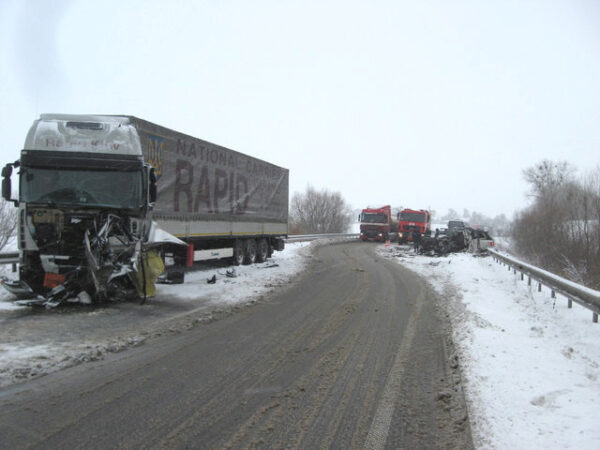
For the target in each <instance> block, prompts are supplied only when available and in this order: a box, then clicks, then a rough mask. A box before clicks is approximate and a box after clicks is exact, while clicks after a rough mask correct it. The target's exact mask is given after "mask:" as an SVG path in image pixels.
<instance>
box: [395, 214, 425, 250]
mask: <svg viewBox="0 0 600 450" xmlns="http://www.w3.org/2000/svg"><path fill="white" fill-rule="evenodd" d="M415 227H417V228H418V229H419V231H420V233H421V235H427V236H429V235H430V234H431V214H430V213H429V211H426V210H424V209H420V210H418V211H417V210H415V209H403V210H402V211H400V212H399V213H398V240H399V241H400V242H407V241H412V231H413V230H414V228H415Z"/></svg>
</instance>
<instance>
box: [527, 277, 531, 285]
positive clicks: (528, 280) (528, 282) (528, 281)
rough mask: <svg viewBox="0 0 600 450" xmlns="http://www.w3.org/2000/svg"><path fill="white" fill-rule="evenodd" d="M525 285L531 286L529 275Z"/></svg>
mask: <svg viewBox="0 0 600 450" xmlns="http://www.w3.org/2000/svg"><path fill="white" fill-rule="evenodd" d="M527 286H531V275H527Z"/></svg>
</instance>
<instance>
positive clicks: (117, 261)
mask: <svg viewBox="0 0 600 450" xmlns="http://www.w3.org/2000/svg"><path fill="white" fill-rule="evenodd" d="M141 235H142V238H139V237H136V236H134V235H133V234H132V233H131V232H130V229H129V227H128V226H127V222H126V219H125V218H123V217H121V216H118V215H116V214H106V215H103V216H102V217H101V218H99V219H97V220H96V221H94V226H93V227H92V228H88V229H87V230H86V231H85V235H84V242H83V244H84V251H85V261H86V264H85V265H80V266H78V267H76V268H75V269H74V270H72V271H71V272H69V273H67V274H65V281H64V282H63V283H62V284H59V285H57V286H55V287H54V288H52V289H51V290H50V291H49V292H47V293H46V295H44V296H38V297H37V298H35V299H29V300H19V301H17V302H15V303H17V304H21V305H39V306H45V307H56V306H58V305H61V304H63V303H74V302H77V303H83V304H89V303H91V302H92V299H93V300H95V301H108V300H122V299H125V298H131V297H135V296H138V297H140V298H142V299H143V301H142V303H143V302H144V301H145V300H146V298H147V297H152V296H154V295H155V294H156V287H155V283H156V280H157V278H158V276H159V275H160V274H161V273H163V272H164V270H165V267H164V264H163V261H162V258H161V257H160V255H159V254H158V252H157V250H156V247H157V246H159V245H162V244H165V243H168V244H176V245H186V244H185V243H184V242H183V241H181V240H180V239H177V238H176V237H175V236H173V235H171V234H169V233H167V232H166V231H164V230H161V229H160V228H159V227H158V226H157V225H156V224H155V223H154V222H152V223H151V226H150V229H149V230H148V231H147V232H145V230H142V233H141Z"/></svg>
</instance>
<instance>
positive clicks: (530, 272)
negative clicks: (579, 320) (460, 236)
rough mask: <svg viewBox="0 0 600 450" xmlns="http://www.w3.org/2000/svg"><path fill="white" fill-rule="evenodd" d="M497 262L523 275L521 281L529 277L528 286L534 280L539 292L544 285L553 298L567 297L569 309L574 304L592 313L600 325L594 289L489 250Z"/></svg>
mask: <svg viewBox="0 0 600 450" xmlns="http://www.w3.org/2000/svg"><path fill="white" fill-rule="evenodd" d="M488 251H489V252H490V254H491V255H492V257H493V258H494V260H495V261H497V262H499V263H501V264H505V265H507V266H508V270H512V271H513V272H514V273H515V274H516V273H517V272H520V273H521V280H524V279H525V275H527V277H528V280H527V284H528V285H531V281H532V280H534V281H536V282H537V283H538V292H541V290H542V285H545V286H547V287H549V288H550V290H551V295H552V298H556V293H557V292H558V293H559V294H562V295H564V296H565V297H567V301H568V307H569V308H571V307H572V306H573V302H575V303H577V304H579V305H581V306H583V307H584V308H587V309H589V310H591V311H592V320H593V322H595V323H598V314H600V292H599V291H596V290H594V289H589V288H586V287H585V286H582V285H580V284H577V283H574V282H572V281H569V280H567V279H565V278H562V277H559V276H558V275H554V274H553V273H550V272H547V271H545V270H542V269H540V268H538V267H535V266H532V265H530V264H527V263H524V262H522V261H519V260H518V259H515V258H512V257H510V256H506V255H502V254H500V253H499V252H497V251H496V250H492V249H489V250H488Z"/></svg>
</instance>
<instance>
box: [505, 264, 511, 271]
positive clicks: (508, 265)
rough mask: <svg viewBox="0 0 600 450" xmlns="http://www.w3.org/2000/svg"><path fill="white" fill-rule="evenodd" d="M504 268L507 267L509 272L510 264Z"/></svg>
mask: <svg viewBox="0 0 600 450" xmlns="http://www.w3.org/2000/svg"><path fill="white" fill-rule="evenodd" d="M506 267H508V271H509V272H510V264H507V265H506Z"/></svg>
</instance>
